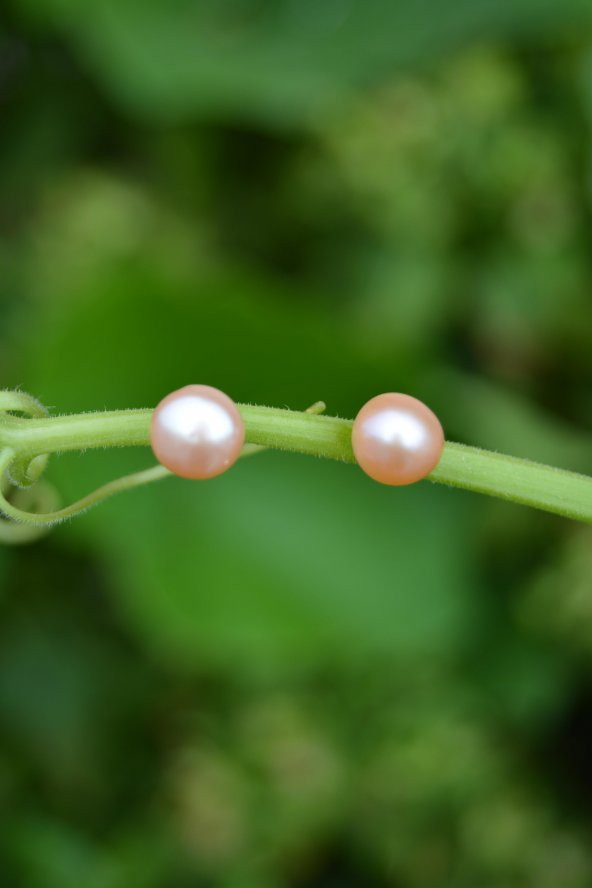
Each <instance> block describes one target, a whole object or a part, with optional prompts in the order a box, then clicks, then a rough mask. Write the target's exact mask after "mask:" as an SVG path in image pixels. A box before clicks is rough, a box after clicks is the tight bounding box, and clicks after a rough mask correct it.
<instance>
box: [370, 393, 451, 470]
mask: <svg viewBox="0 0 592 888" xmlns="http://www.w3.org/2000/svg"><path fill="white" fill-rule="evenodd" d="M352 446H353V451H354V456H355V457H356V460H357V462H358V465H359V466H360V468H361V469H362V470H363V471H364V472H365V473H366V474H367V475H369V476H370V478H373V479H374V480H375V481H378V482H380V483H381V484H390V485H393V486H401V485H404V484H413V483H414V482H416V481H421V480H422V478H425V477H426V475H429V474H430V472H431V471H432V470H433V469H434V468H435V467H436V466H437V464H438V462H439V461H440V457H441V456H442V451H443V449H444V432H443V430H442V426H441V425H440V421H439V420H438V417H437V416H436V415H435V414H434V413H433V412H432V411H431V410H430V408H429V407H427V406H426V405H425V404H424V403H423V402H422V401H419V400H418V399H417V398H413V397H412V396H411V395H405V394H402V393H400V392H386V393H385V394H382V395H377V396H376V397H375V398H372V399H371V400H370V401H368V403H367V404H365V405H364V406H363V407H362V409H361V410H360V412H359V413H358V415H357V417H356V419H355V420H354V426H353V431H352Z"/></svg>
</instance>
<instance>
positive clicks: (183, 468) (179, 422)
mask: <svg viewBox="0 0 592 888" xmlns="http://www.w3.org/2000/svg"><path fill="white" fill-rule="evenodd" d="M244 441H245V426H244V423H243V419H242V416H241V415H240V413H239V410H238V407H237V406H236V404H235V403H234V401H232V400H231V399H230V398H229V397H228V395H225V394H224V392H221V391H220V390H219V389H216V388H212V386H209V385H186V386H185V387H184V388H181V389H178V390H177V391H175V392H172V393H171V394H170V395H167V396H166V398H164V399H163V400H162V401H161V402H160V404H159V405H158V407H157V408H156V410H155V411H154V414H153V416H152V422H151V426H150V444H151V446H152V450H153V451H154V455H155V456H156V458H157V460H158V461H159V462H160V463H161V464H162V465H163V466H165V467H166V468H167V469H169V470H170V471H171V472H173V474H175V475H179V476H180V477H181V478H189V479H192V480H197V479H200V480H203V479H206V478H214V477H215V476H216V475H220V474H221V473H222V472H225V471H226V470H227V469H229V468H230V467H231V466H232V465H233V464H234V463H235V462H236V461H237V459H238V458H239V456H240V453H241V450H242V447H243V444H244Z"/></svg>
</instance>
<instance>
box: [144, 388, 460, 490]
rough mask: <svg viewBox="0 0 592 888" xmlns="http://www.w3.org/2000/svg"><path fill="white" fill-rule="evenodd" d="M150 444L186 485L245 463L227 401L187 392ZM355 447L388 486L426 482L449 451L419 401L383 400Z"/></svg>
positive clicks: (366, 413) (238, 424) (236, 415)
mask: <svg viewBox="0 0 592 888" xmlns="http://www.w3.org/2000/svg"><path fill="white" fill-rule="evenodd" d="M150 442H151V445H152V449H153V451H154V454H155V456H156V458H157V459H158V461H159V462H160V463H161V464H162V465H163V466H165V467H166V468H167V469H169V470H170V471H171V472H173V473H174V474H175V475H179V476H180V477H181V478H190V479H193V480H197V479H201V480H203V479H206V478H214V477H216V475H220V474H222V472H225V471H226V470H227V469H229V468H230V467H231V466H232V465H233V464H234V463H235V462H236V461H237V459H238V458H239V456H240V454H241V450H242V448H243V444H244V442H245V426H244V422H243V418H242V416H241V414H240V412H239V409H238V407H237V406H236V404H235V403H234V401H232V400H231V399H230V398H229V397H228V395H225V394H224V392H221V391H220V390H219V389H216V388H212V387H211V386H209V385H187V386H185V387H184V388H182V389H179V390H178V391H175V392H172V393H171V394H170V395H167V397H166V398H164V400H162V401H161V402H160V404H159V405H158V407H157V408H156V410H155V411H154V414H153V417H152V424H151V428H150ZM352 447H353V451H354V456H355V458H356V461H357V463H358V465H359V466H360V468H361V469H362V470H363V471H364V472H366V474H367V475H369V476H370V477H371V478H373V479H374V480H375V481H378V482H380V483H381V484H389V485H396V486H400V485H403V484H413V483H414V482H415V481H421V479H422V478H425V477H426V475H429V473H430V472H431V471H432V469H434V468H435V467H436V465H437V464H438V462H439V460H440V457H441V456H442V451H443V449H444V432H443V431H442V426H441V425H440V422H439V420H438V418H437V417H436V416H435V414H434V413H432V411H431V410H430V409H429V407H426V405H425V404H423V403H422V402H421V401H418V400H417V398H412V397H411V396H410V395H404V394H400V393H398V392H388V393H386V394H383V395H377V396H376V397H375V398H372V399H371V400H370V401H368V403H367V404H365V405H364V407H362V409H361V410H360V412H359V413H358V415H357V417H356V419H355V420H354V425H353V430H352Z"/></svg>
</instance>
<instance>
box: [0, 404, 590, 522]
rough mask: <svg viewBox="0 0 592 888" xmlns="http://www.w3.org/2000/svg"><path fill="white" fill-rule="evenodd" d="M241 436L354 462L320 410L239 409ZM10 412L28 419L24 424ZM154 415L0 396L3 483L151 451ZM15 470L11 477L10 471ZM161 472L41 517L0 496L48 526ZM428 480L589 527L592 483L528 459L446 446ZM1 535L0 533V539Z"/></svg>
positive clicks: (343, 422) (345, 437) (346, 425)
mask: <svg viewBox="0 0 592 888" xmlns="http://www.w3.org/2000/svg"><path fill="white" fill-rule="evenodd" d="M239 409H240V411H241V414H242V416H243V419H244V422H245V429H246V441H247V445H246V447H245V453H244V455H246V454H247V453H249V452H255V451H256V450H259V449H261V448H267V447H270V448H273V449H277V450H290V451H294V452H298V453H305V454H310V455H312V456H318V457H323V458H327V459H335V460H341V461H343V462H348V463H353V462H355V460H354V456H353V452H352V444H351V431H352V421H351V420H348V419H340V418H338V417H332V416H321V415H319V414H320V413H321V412H322V410H323V409H324V405H323V404H321V403H319V404H315V405H313V407H311V408H309V410H308V411H307V412H304V413H300V412H295V411H291V410H283V409H277V408H273V407H256V406H252V405H247V404H245V405H239ZM6 411H13V412H16V411H18V412H26V413H28V417H26V418H23V417H19V416H15V415H13V414H12V413H8V412H6ZM152 412H153V411H152V410H150V409H147V410H122V411H112V412H105V413H82V414H75V415H69V416H56V417H48V416H46V415H45V411H44V408H43V407H42V406H41V405H39V404H38V403H37V402H36V401H34V399H30V398H29V396H27V395H22V394H21V393H13V392H0V477H1V476H2V475H4V473H5V472H7V473H10V475H11V476H13V477H14V475H15V474H16V477H15V478H14V480H16V481H17V482H18V483H29V482H31V481H33V480H35V479H36V477H37V476H38V474H39V473H40V471H41V470H42V468H43V467H44V460H45V458H46V456H47V455H48V454H51V453H62V452H65V451H69V450H86V449H89V448H99V447H128V446H141V445H144V446H145V445H148V444H149V429H150V420H151V417H152ZM15 470H16V471H15ZM168 475H169V472H168V471H167V470H166V469H163V468H162V467H160V466H156V467H155V468H153V469H148V470H147V471H144V472H138V473H136V474H134V475H129V476H127V477H126V478H121V479H118V480H117V481H112V482H110V483H109V484H106V485H105V486H104V487H101V488H99V490H96V491H94V492H93V493H91V494H89V495H88V496H87V497H84V499H82V500H80V501H79V502H78V503H75V504H74V505H72V506H69V507H67V508H65V509H61V510H56V511H52V512H49V513H46V514H34V513H26V512H23V511H22V510H21V509H20V508H19V507H18V506H17V505H16V504H13V503H11V502H8V501H7V499H6V497H5V496H4V494H3V492H2V490H1V489H0V509H1V510H2V511H3V512H4V513H5V514H6V515H8V516H9V517H10V518H12V519H13V520H14V521H23V522H27V523H29V524H34V525H45V526H47V525H49V524H54V523H57V522H58V521H62V520H64V519H65V518H69V517H72V516H73V515H76V514H78V513H80V512H81V511H83V510H85V509H87V508H89V507H90V506H92V505H95V504H96V503H97V502H100V501H101V500H103V499H105V498H106V497H107V496H111V495H112V494H114V493H117V492H120V491H122V490H129V489H131V488H133V487H137V486H139V485H142V484H146V483H149V482H151V481H155V480H158V479H160V478H164V477H167V476H168ZM428 477H429V480H430V481H433V482H436V483H441V484H447V485H451V486H453V487H462V488H465V489H466V490H472V491H475V492H478V493H486V494H489V495H491V496H496V497H500V498H501V499H506V500H511V501H513V502H516V503H521V504H523V505H528V506H532V507H534V508H538V509H544V510H546V511H548V512H554V513H556V514H558V515H563V516H565V517H567V518H573V519H576V520H579V521H585V522H588V523H592V478H591V477H588V476H586V475H580V474H576V473H575V472H569V471H564V470H562V469H556V468H553V467H552V466H546V465H541V464H539V463H535V462H531V461H529V460H525V459H517V458H516V457H512V456H506V455H504V454H500V453H493V452H491V451H486V450H479V449H477V448H475V447H469V446H466V445H463V444H456V443H453V442H447V443H446V445H445V448H444V453H443V455H442V458H441V460H440V462H439V464H438V466H437V467H436V468H435V469H434V471H433V472H432V474H431V475H429V476H428ZM1 537H2V534H1V532H0V538H1Z"/></svg>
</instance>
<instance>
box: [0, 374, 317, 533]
mask: <svg viewBox="0 0 592 888" xmlns="http://www.w3.org/2000/svg"><path fill="white" fill-rule="evenodd" d="M324 410H325V404H324V403H323V402H322V401H317V402H316V403H315V404H313V405H312V406H311V407H309V408H308V410H306V411H305V412H306V413H310V414H314V415H319V414H321V413H323V411H324ZM1 412H14V413H16V412H18V413H24V414H26V415H27V416H29V417H45V416H47V415H48V413H47V410H46V409H45V407H43V405H42V404H40V403H39V402H38V401H36V400H35V399H34V398H32V397H31V396H30V395H25V394H23V393H21V392H6V391H3V392H0V413H1ZM266 449H267V448H266V447H262V446H259V445H257V444H245V446H244V447H243V451H242V453H241V457H245V456H251V455H253V454H255V453H259V452H261V451H263V450H266ZM47 459H48V458H47V456H46V455H42V456H37V457H35V458H34V459H33V460H31V461H29V462H28V463H27V462H26V461H24V460H20V459H19V457H18V455H17V454H16V453H15V451H14V450H13V449H12V448H9V447H7V448H5V449H4V450H2V451H1V452H0V512H1V513H3V514H4V515H5V516H6V517H5V518H2V517H0V542H4V543H12V544H19V543H28V542H32V541H33V540H35V539H38V538H39V537H41V536H43V535H44V534H45V533H46V532H47V531H48V530H49V529H50V528H51V527H52V526H54V525H56V524H60V523H61V522H62V521H66V520H67V519H68V518H74V517H75V516H76V515H80V514H82V513H83V512H85V511H86V510H87V509H90V508H91V507H92V506H96V505H97V504H98V503H100V502H103V500H106V499H107V498H108V497H110V496H113V495H114V494H116V493H122V492H123V491H124V490H132V489H133V488H135V487H142V486H143V485H145V484H151V483H152V482H154V481H160V480H162V479H163V478H168V477H169V476H170V475H171V474H172V473H171V472H169V470H168V469H166V468H165V467H164V466H160V465H158V466H154V467H153V468H150V469H146V470H144V471H141V472H134V473H133V474H131V475H124V476H123V477H122V478H117V479H116V480H115V481H110V482H109V483H108V484H104V485H103V486H102V487H99V488H97V489H96V490H94V491H93V492H92V493H89V494H88V495H87V496H85V497H83V498H82V499H80V500H78V501H77V502H75V503H72V505H70V506H66V507H65V508H62V509H58V508H57V506H58V504H59V498H58V495H57V492H56V490H55V489H54V488H53V487H52V486H51V485H50V484H47V483H46V482H45V481H40V480H39V479H40V476H41V474H42V473H43V471H44V470H45V467H46V465H47ZM11 486H13V487H19V488H26V489H20V490H16V491H15V493H14V494H13V495H12V496H11V497H10V499H8V492H9V490H10V488H11ZM30 509H33V511H29V510H30Z"/></svg>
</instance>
